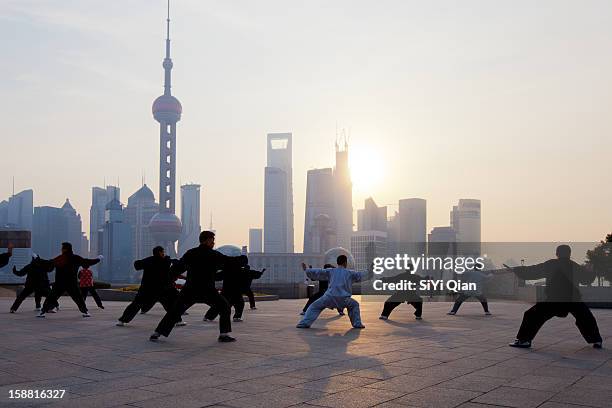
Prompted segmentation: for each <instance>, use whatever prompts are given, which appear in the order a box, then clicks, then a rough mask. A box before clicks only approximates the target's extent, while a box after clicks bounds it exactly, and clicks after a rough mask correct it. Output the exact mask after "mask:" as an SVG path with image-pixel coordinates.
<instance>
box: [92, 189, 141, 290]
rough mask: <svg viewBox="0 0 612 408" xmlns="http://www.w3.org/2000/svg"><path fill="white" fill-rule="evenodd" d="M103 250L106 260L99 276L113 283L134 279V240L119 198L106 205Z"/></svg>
mask: <svg viewBox="0 0 612 408" xmlns="http://www.w3.org/2000/svg"><path fill="white" fill-rule="evenodd" d="M102 231H103V232H102V251H103V253H102V254H103V255H104V262H103V263H102V264H101V267H100V272H99V274H98V278H99V279H101V280H103V281H106V282H112V283H126V282H131V281H132V276H133V275H134V274H135V271H134V270H133V267H132V261H133V257H132V242H131V232H132V231H131V228H130V224H128V223H127V222H125V214H124V210H123V206H122V205H121V203H120V202H119V200H117V199H112V200H111V201H110V202H109V203H108V204H107V205H106V211H105V220H104V226H103V228H102Z"/></svg>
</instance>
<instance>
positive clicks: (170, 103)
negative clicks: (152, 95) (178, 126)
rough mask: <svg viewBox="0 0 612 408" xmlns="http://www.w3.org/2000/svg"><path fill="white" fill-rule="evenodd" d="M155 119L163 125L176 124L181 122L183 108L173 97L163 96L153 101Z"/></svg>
mask: <svg viewBox="0 0 612 408" xmlns="http://www.w3.org/2000/svg"><path fill="white" fill-rule="evenodd" d="M151 110H152V111H153V117H154V118H155V120H156V121H158V122H160V123H162V122H164V123H176V122H178V121H179V120H181V113H182V112H183V106H182V105H181V103H180V102H179V100H178V99H176V98H175V97H174V96H172V95H162V96H160V97H158V98H157V99H155V101H153V107H152V109H151Z"/></svg>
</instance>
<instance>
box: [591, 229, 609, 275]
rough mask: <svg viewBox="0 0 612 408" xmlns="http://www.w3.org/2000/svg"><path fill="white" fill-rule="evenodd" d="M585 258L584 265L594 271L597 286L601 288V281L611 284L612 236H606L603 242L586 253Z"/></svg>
mask: <svg viewBox="0 0 612 408" xmlns="http://www.w3.org/2000/svg"><path fill="white" fill-rule="evenodd" d="M586 257H587V260H586V264H587V265H590V266H591V267H592V268H593V270H594V271H595V276H597V282H598V285H599V286H601V284H602V279H605V280H607V281H608V282H611V283H612V234H608V235H606V239H605V240H604V241H600V242H599V244H597V246H596V247H595V248H593V249H591V250H589V251H587V254H586Z"/></svg>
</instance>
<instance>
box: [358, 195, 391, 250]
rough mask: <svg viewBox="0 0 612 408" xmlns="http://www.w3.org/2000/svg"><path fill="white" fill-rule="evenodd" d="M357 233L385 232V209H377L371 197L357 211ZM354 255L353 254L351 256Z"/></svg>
mask: <svg viewBox="0 0 612 408" xmlns="http://www.w3.org/2000/svg"><path fill="white" fill-rule="evenodd" d="M357 231H381V232H386V231H387V207H379V206H377V205H376V202H375V201H374V199H373V198H372V197H369V198H367V199H366V200H365V203H364V205H363V209H361V210H357ZM353 255H354V254H353Z"/></svg>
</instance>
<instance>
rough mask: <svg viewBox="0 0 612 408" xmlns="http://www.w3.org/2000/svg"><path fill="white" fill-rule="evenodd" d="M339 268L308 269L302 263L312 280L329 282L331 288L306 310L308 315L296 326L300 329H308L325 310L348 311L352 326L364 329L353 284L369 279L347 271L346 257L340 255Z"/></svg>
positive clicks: (360, 273) (366, 274) (363, 273)
mask: <svg viewBox="0 0 612 408" xmlns="http://www.w3.org/2000/svg"><path fill="white" fill-rule="evenodd" d="M336 262H337V264H338V267H337V268H330V269H307V268H306V264H304V263H302V269H304V271H305V272H306V275H307V276H308V277H309V278H310V279H312V280H327V281H328V282H329V286H328V288H327V290H326V291H325V293H324V294H323V296H321V297H320V298H319V299H317V300H316V301H315V302H314V303H313V304H311V305H310V306H309V307H308V309H307V310H306V314H305V315H304V317H303V318H302V320H301V321H300V322H299V323H298V325H297V326H296V327H297V328H298V329H307V328H309V327H310V326H311V325H312V323H313V322H314V321H315V320H317V317H319V315H320V314H321V312H322V311H323V310H324V309H328V308H329V309H338V310H342V309H344V308H347V309H348V315H349V318H350V319H351V324H352V325H353V328H355V329H363V328H365V326H364V325H363V324H362V323H361V314H360V312H359V302H357V301H356V300H355V299H353V298H352V297H351V296H352V295H353V288H352V286H353V282H361V281H362V280H365V279H367V278H368V273H366V272H355V271H352V270H349V269H347V262H348V260H347V258H346V255H340V256H339V257H338V258H337V260H336Z"/></svg>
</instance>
